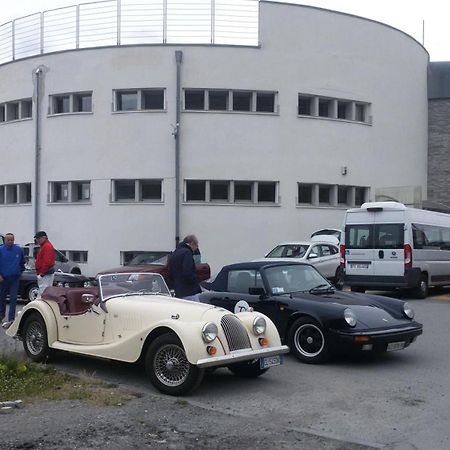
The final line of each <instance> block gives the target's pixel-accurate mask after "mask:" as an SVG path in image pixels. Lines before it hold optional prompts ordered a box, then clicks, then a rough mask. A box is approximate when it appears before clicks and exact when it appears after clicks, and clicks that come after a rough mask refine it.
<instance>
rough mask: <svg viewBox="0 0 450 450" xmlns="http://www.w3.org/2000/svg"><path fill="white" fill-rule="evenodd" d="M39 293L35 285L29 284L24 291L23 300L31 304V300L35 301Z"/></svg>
mask: <svg viewBox="0 0 450 450" xmlns="http://www.w3.org/2000/svg"><path fill="white" fill-rule="evenodd" d="M38 292H39V287H38V285H37V284H36V283H33V284H30V285H29V286H27V288H26V290H25V300H27V301H29V302H32V301H33V300H36V298H37V296H38Z"/></svg>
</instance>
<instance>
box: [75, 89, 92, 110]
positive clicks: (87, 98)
mask: <svg viewBox="0 0 450 450" xmlns="http://www.w3.org/2000/svg"><path fill="white" fill-rule="evenodd" d="M73 110H74V112H92V93H81V94H74V96H73Z"/></svg>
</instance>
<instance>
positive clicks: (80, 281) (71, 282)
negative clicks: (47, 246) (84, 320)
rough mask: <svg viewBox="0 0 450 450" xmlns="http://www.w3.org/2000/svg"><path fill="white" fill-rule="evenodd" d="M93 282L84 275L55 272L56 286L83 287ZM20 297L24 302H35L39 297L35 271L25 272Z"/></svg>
mask: <svg viewBox="0 0 450 450" xmlns="http://www.w3.org/2000/svg"><path fill="white" fill-rule="evenodd" d="M90 282H92V280H91V279H90V278H88V277H85V276H84V275H79V274H72V273H63V272H55V279H54V281H53V285H54V286H62V287H83V286H85V285H86V284H88V283H90ZM18 295H19V296H20V297H22V298H23V299H24V300H28V301H31V300H35V299H36V297H37V295H38V285H37V277H36V272H35V271H34V270H25V272H23V273H22V276H21V277H20V280H19V293H18Z"/></svg>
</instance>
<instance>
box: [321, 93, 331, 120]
mask: <svg viewBox="0 0 450 450" xmlns="http://www.w3.org/2000/svg"><path fill="white" fill-rule="evenodd" d="M330 103H331V102H330V100H328V99H325V98H320V99H319V116H320V117H330Z"/></svg>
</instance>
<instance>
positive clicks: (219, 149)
mask: <svg viewBox="0 0 450 450" xmlns="http://www.w3.org/2000/svg"><path fill="white" fill-rule="evenodd" d="M168 1H169V3H170V0H168ZM113 3H116V2H113ZM218 3H220V2H218V1H217V0H216V2H215V5H216V7H217V4H218ZM243 3H245V6H246V7H248V5H249V4H252V5H251V6H252V8H254V3H255V2H253V1H249V0H247V1H246V2H245V1H244V2H243ZM256 4H257V6H256V8H257V10H256V11H257V16H256V17H257V20H256V25H255V26H256V30H257V33H256V35H255V36H256V38H255V39H254V42H253V41H252V39H250V41H249V43H246V42H245V41H244V44H240V45H231V44H218V43H216V42H215V41H214V43H212V44H211V43H208V44H207V43H195V44H190V43H186V42H182V43H173V42H169V41H170V39H166V40H164V36H163V38H162V39H163V41H162V42H159V43H158V42H157V43H151V44H138V45H132V44H127V45H124V44H123V42H122V41H121V40H119V39H118V41H120V45H117V44H116V45H107V46H104V47H103V46H102V43H101V41H97V42H96V44H97V45H96V46H95V47H91V48H76V49H67V50H64V49H63V50H58V51H54V50H55V49H56V47H54V48H53V49H52V48H50V49H49V50H48V51H46V50H45V48H44V49H43V50H42V48H43V47H41V50H40V51H39V54H37V55H36V54H35V55H31V56H26V57H23V58H21V57H17V52H15V53H16V55H14V52H13V51H12V52H11V54H12V56H11V57H10V59H13V60H11V61H5V62H3V64H2V65H0V156H1V158H2V161H3V163H2V170H1V172H0V231H2V232H7V231H13V232H15V234H16V240H17V241H18V242H22V243H25V242H28V241H29V240H30V238H31V237H32V236H33V234H34V232H35V230H36V229H44V230H46V231H47V233H48V234H49V237H50V239H51V240H52V241H53V243H54V244H55V246H56V247H57V248H60V249H62V250H66V251H67V252H68V254H69V256H72V257H75V258H76V259H78V260H80V261H81V263H83V264H84V265H83V267H84V269H85V270H84V271H85V273H87V274H95V273H96V272H97V271H98V270H100V269H105V268H107V267H110V266H114V265H118V264H119V262H121V261H123V260H124V259H127V258H129V257H130V255H133V254H134V253H135V252H137V251H144V250H145V251H151V250H152V251H165V250H171V249H173V248H174V246H175V240H176V236H177V235H178V236H179V237H181V238H182V237H183V236H184V235H185V234H189V233H195V234H197V236H198V238H199V241H200V248H201V250H202V254H203V259H204V260H206V261H207V262H209V263H210V265H211V267H212V272H216V271H217V270H219V269H220V267H221V265H223V264H225V263H230V262H234V261H239V260H246V259H251V258H258V257H261V256H263V255H264V254H265V253H266V252H267V251H268V250H270V249H271V248H272V247H273V246H274V245H275V244H276V243H278V242H280V241H286V240H301V239H305V238H307V237H308V236H309V234H310V233H311V232H312V231H314V230H315V229H318V228H322V227H333V228H339V227H340V226H341V223H342V219H343V216H344V211H345V210H346V209H347V208H349V207H353V206H355V205H359V204H361V203H362V202H364V201H367V200H375V199H386V198H387V197H389V195H390V193H392V192H403V193H405V192H406V193H411V192H414V193H415V194H414V196H413V197H414V199H417V198H419V199H425V198H426V188H427V64H428V54H427V52H426V51H425V49H424V48H423V47H422V46H421V45H420V44H419V43H418V42H416V41H415V40H414V39H412V38H411V37H410V36H408V35H406V34H404V33H403V32H401V31H399V30H396V29H394V28H391V27H389V26H387V25H384V24H381V23H378V22H374V21H371V20H368V19H363V18H360V17H356V16H352V15H348V14H343V13H338V12H334V11H329V10H324V9H319V8H313V7H307V6H299V5H292V4H282V3H275V2H270V1H261V2H259V3H258V2H256ZM252 11H253V10H252ZM123 15H124V14H123V12H122V17H123ZM252 17H253V16H252ZM213 21H214V20H213V19H211V22H213ZM118 28H119V29H121V30H120V32H123V31H124V27H123V26H122V27H119V26H118ZM1 29H2V28H1V27H0V36H1ZM217 29H218V24H217V26H216V27H215V30H214V32H215V33H216V35H218V34H217ZM166 30H167V29H166ZM252 30H253V29H252ZM16 31H17V27H16ZM169 31H170V30H169ZM116 32H118V31H117V29H116ZM253 32H254V30H253ZM77 33H79V31H78V32H77ZM41 34H42V33H41ZM162 34H164V33H162ZM79 36H80V35H79V34H78V39H79ZM0 39H1V38H0ZM175 40H176V39H175ZM179 41H182V39H181V38H180V39H179ZM16 45H17V39H16ZM41 45H42V42H41ZM77 46H78V45H77ZM78 47H79V46H78ZM1 48H2V47H1V40H0V58H1ZM7 59H8V57H7ZM406 197H407V196H406ZM406 197H405V198H406ZM397 199H399V198H397ZM402 199H403V198H400V200H402ZM413 203H414V202H413Z"/></svg>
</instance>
